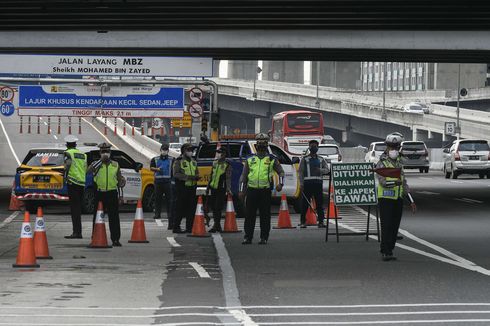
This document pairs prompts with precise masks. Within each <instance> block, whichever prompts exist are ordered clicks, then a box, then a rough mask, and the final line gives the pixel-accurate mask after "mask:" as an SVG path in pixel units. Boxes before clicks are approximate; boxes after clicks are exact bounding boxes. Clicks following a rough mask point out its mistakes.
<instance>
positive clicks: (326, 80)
mask: <svg viewBox="0 0 490 326" xmlns="http://www.w3.org/2000/svg"><path fill="white" fill-rule="evenodd" d="M317 65H318V61H313V62H312V63H311V84H312V85H316V84H317V83H316V80H317V77H316V75H317ZM360 80H361V63H360V62H340V61H320V86H329V87H335V88H343V89H360V86H361V84H360Z"/></svg>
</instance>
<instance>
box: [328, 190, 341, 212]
mask: <svg viewBox="0 0 490 326" xmlns="http://www.w3.org/2000/svg"><path fill="white" fill-rule="evenodd" d="M333 193H334V191H333V186H332V185H331V186H330V191H329V194H330V196H329V197H330V200H329V202H328V218H329V219H336V218H338V219H340V218H339V211H338V208H337V206H335V202H334V200H333Z"/></svg>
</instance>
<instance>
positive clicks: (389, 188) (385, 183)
mask: <svg viewBox="0 0 490 326" xmlns="http://www.w3.org/2000/svg"><path fill="white" fill-rule="evenodd" d="M402 141H403V136H402V135H401V134H400V133H392V134H389V135H388V136H387V137H386V140H385V143H386V150H385V152H384V153H383V154H381V156H380V158H379V162H378V164H377V165H376V169H380V168H388V169H390V168H399V169H401V174H400V177H393V176H388V175H386V176H383V175H382V174H381V173H378V175H377V177H378V181H379V183H378V206H379V213H380V219H381V250H380V251H381V255H382V260H383V261H390V260H395V259H396V257H395V256H393V249H394V248H395V244H396V240H397V234H398V229H399V227H400V221H401V218H402V212H403V199H404V198H407V199H408V200H409V201H410V205H411V208H412V212H413V213H415V211H416V209H417V207H416V205H415V202H414V200H413V198H412V196H411V194H410V189H409V187H408V184H407V180H406V178H405V174H404V173H403V166H402V163H401V158H400V152H399V150H400V145H401V142H402Z"/></svg>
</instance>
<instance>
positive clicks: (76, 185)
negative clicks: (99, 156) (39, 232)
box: [65, 136, 87, 239]
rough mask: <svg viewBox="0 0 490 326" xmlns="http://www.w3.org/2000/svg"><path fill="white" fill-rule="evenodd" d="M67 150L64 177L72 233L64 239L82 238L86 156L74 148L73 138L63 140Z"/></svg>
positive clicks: (74, 139) (74, 140)
mask: <svg viewBox="0 0 490 326" xmlns="http://www.w3.org/2000/svg"><path fill="white" fill-rule="evenodd" d="M65 140H66V141H67V147H68V148H67V150H66V151H65V170H66V172H65V176H66V185H67V188H68V197H69V198H70V211H71V222H72V226H73V233H72V234H71V235H69V236H65V238H66V239H81V238H82V200H83V193H84V190H85V175H86V171H87V156H86V155H85V154H84V153H82V152H81V151H80V150H78V149H77V148H76V141H77V140H78V139H77V138H76V137H74V136H68V137H66V138H65Z"/></svg>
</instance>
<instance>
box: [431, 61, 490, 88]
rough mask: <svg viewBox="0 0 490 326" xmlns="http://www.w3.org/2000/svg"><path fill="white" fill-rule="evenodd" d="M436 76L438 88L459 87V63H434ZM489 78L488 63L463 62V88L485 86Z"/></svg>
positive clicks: (436, 86)
mask: <svg viewBox="0 0 490 326" xmlns="http://www.w3.org/2000/svg"><path fill="white" fill-rule="evenodd" d="M434 70H435V71H434V77H435V85H434V88H436V89H457V88H458V87H457V86H458V64H457V63H437V64H434ZM486 80H487V64H462V65H461V88H479V87H485V82H486Z"/></svg>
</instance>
